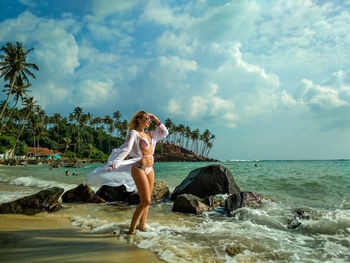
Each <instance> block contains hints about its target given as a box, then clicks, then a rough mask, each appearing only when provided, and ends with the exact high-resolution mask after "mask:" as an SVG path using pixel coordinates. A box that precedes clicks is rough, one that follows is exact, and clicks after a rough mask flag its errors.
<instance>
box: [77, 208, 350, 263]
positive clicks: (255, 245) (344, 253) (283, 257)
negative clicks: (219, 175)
mask: <svg viewBox="0 0 350 263" xmlns="http://www.w3.org/2000/svg"><path fill="white" fill-rule="evenodd" d="M285 209H286V207H283V206H282V205H280V204H276V203H272V204H271V205H270V206H268V205H266V206H265V207H264V208H263V209H250V208H243V209H238V210H237V213H236V214H235V216H233V217H224V216H222V215H215V211H211V212H208V213H204V214H203V215H202V216H199V217H198V216H183V217H182V216H179V217H170V218H169V219H167V220H165V221H164V220H161V219H160V218H159V219H158V220H157V219H155V218H153V219H152V218H151V219H150V220H149V221H148V222H149V223H148V224H147V230H146V231H145V232H141V231H137V232H136V235H133V236H130V235H127V234H126V232H127V230H128V227H129V223H130V220H126V221H125V220H124V221H121V222H114V221H113V219H112V220H111V219H109V220H100V219H99V218H97V217H92V216H86V217H82V216H76V217H74V218H73V219H72V224H74V225H78V226H81V227H84V228H87V229H90V230H91V232H92V233H114V234H115V235H116V237H117V238H118V239H119V240H121V241H125V242H128V243H130V244H133V245H136V246H137V247H139V248H143V249H148V250H150V251H153V252H154V253H156V254H157V255H158V257H159V258H160V259H162V260H165V261H166V262H171V263H172V262H267V261H268V262H300V261H307V262H346V259H347V258H350V252H348V250H349V247H350V240H349V229H350V226H349V219H348V218H350V215H349V211H343V210H339V211H334V212H333V213H331V214H327V213H325V214H324V215H323V216H322V217H321V218H319V219H318V220H304V221H302V222H301V223H302V225H301V227H299V228H298V229H295V230H291V229H288V228H287V227H286V226H285V225H284V223H285V221H286V219H287V218H289V217H290V216H291V215H293V213H291V212H288V213H286V212H285V211H283V210H285ZM277 210H280V211H279V212H278V211H277ZM327 220H328V223H326V226H325V227H324V228H323V227H322V225H323V224H324V223H325V222H326V221H327ZM332 224H333V225H332ZM328 228H330V229H333V230H332V231H330V232H329V231H328V232H327V231H326V229H328ZM339 229H340V230H339ZM313 233H316V234H313ZM228 247H237V248H240V250H239V251H238V253H237V255H234V256H230V255H228V254H227V252H226V248H228ZM320 251H321V253H320Z"/></svg>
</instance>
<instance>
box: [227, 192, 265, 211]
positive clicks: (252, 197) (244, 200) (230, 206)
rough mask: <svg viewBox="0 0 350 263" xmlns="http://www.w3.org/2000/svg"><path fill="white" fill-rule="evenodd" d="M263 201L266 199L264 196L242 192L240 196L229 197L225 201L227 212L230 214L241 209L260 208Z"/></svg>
mask: <svg viewBox="0 0 350 263" xmlns="http://www.w3.org/2000/svg"><path fill="white" fill-rule="evenodd" d="M262 199H265V198H264V197H263V196H262V195H260V194H257V193H254V192H241V194H240V195H237V194H232V195H229V196H228V198H227V199H226V201H225V210H226V212H228V213H229V214H230V213H231V212H232V211H234V210H236V209H238V208H241V207H254V208H256V207H259V206H260V205H261V204H262V201H261V200H262Z"/></svg>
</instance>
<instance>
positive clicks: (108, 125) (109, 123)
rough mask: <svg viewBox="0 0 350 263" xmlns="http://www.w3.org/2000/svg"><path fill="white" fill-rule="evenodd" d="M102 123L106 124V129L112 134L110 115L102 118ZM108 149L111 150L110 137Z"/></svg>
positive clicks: (112, 126)
mask: <svg viewBox="0 0 350 263" xmlns="http://www.w3.org/2000/svg"><path fill="white" fill-rule="evenodd" d="M103 123H104V124H105V125H106V126H107V131H108V133H109V134H110V135H111V136H112V133H113V131H114V125H113V123H114V122H113V119H112V118H111V117H110V116H108V115H106V116H105V117H104V118H103ZM108 151H109V152H110V151H111V139H110V137H108Z"/></svg>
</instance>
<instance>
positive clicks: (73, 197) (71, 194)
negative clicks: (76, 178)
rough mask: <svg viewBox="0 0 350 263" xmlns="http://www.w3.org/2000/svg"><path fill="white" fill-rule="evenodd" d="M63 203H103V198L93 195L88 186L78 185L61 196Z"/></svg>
mask: <svg viewBox="0 0 350 263" xmlns="http://www.w3.org/2000/svg"><path fill="white" fill-rule="evenodd" d="M62 202H64V203H105V202H106V201H105V200H103V198H101V197H98V196H96V195H95V192H94V191H93V190H92V188H91V187H90V186H89V185H84V184H80V185H78V186H77V187H75V188H73V189H71V190H68V191H67V192H65V193H64V194H63V195H62Z"/></svg>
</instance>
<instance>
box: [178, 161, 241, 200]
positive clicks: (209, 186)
mask: <svg viewBox="0 0 350 263" xmlns="http://www.w3.org/2000/svg"><path fill="white" fill-rule="evenodd" d="M240 193H241V191H240V189H239V187H238V186H237V185H236V183H235V181H234V179H233V176H232V174H231V172H230V170H229V169H228V168H227V167H225V166H223V165H221V164H214V165H208V166H205V167H201V168H197V169H195V170H192V171H191V172H190V173H189V174H188V176H187V177H186V178H185V179H184V180H183V181H182V183H181V184H180V185H178V186H177V187H176V188H175V190H174V192H173V193H172V195H171V200H174V199H175V197H176V196H178V195H181V194H192V195H195V196H198V197H202V198H203V197H206V196H212V195H217V194H237V195H240Z"/></svg>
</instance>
